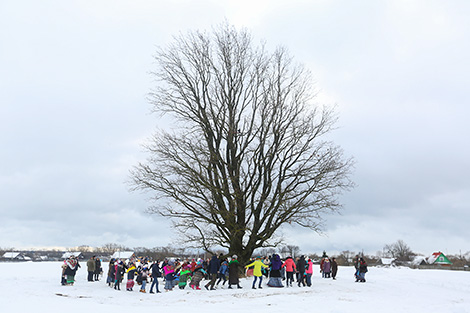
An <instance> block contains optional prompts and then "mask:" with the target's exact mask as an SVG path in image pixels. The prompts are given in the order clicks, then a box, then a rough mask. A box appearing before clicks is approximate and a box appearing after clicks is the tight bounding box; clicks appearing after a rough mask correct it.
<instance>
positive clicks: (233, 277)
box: [228, 254, 242, 289]
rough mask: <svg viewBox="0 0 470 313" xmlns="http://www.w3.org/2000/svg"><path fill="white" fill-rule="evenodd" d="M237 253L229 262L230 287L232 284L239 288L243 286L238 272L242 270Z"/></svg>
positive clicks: (230, 287)
mask: <svg viewBox="0 0 470 313" xmlns="http://www.w3.org/2000/svg"><path fill="white" fill-rule="evenodd" d="M237 258H238V257H237V255H236V254H235V255H233V256H232V260H231V261H230V262H229V263H228V288H229V289H232V285H237V288H238V289H240V288H242V287H241V286H240V279H239V277H238V274H239V272H240V262H238V259H237Z"/></svg>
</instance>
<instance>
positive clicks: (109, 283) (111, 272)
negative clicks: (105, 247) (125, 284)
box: [106, 259, 115, 287]
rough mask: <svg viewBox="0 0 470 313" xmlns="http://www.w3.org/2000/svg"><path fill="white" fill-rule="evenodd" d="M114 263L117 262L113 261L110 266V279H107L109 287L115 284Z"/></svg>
mask: <svg viewBox="0 0 470 313" xmlns="http://www.w3.org/2000/svg"><path fill="white" fill-rule="evenodd" d="M114 262H115V260H114V259H111V261H109V265H108V278H106V282H107V283H108V286H109V287H111V286H112V284H113V283H114V273H115V271H114V270H115V268H114Z"/></svg>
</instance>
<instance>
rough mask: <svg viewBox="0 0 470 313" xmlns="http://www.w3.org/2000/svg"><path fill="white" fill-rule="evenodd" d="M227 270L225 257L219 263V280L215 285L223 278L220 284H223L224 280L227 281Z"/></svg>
mask: <svg viewBox="0 0 470 313" xmlns="http://www.w3.org/2000/svg"><path fill="white" fill-rule="evenodd" d="M227 272H228V261H227V259H225V260H223V262H222V264H221V265H220V269H219V280H218V281H217V284H216V285H217V286H218V285H219V283H220V281H221V280H222V279H223V280H224V282H223V283H222V285H225V282H226V281H227V277H226V276H227Z"/></svg>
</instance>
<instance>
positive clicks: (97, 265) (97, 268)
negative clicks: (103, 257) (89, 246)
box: [95, 259, 101, 274]
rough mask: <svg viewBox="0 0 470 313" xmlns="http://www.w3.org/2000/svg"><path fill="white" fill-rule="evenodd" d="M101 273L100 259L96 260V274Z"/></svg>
mask: <svg viewBox="0 0 470 313" xmlns="http://www.w3.org/2000/svg"><path fill="white" fill-rule="evenodd" d="M100 273H101V261H100V259H96V261H95V274H100Z"/></svg>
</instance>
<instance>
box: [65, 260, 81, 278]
mask: <svg viewBox="0 0 470 313" xmlns="http://www.w3.org/2000/svg"><path fill="white" fill-rule="evenodd" d="M64 265H65V267H64V268H63V275H64V276H65V284H67V285H73V283H74V282H75V274H76V273H77V269H78V267H79V266H80V265H79V264H78V261H77V259H75V258H74V257H70V258H68V259H67V260H65V261H64Z"/></svg>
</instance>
